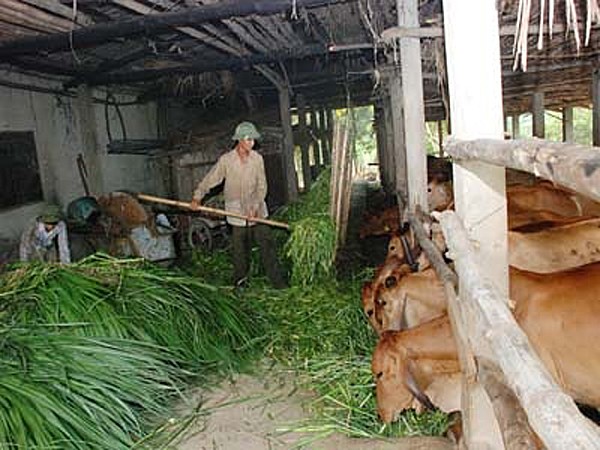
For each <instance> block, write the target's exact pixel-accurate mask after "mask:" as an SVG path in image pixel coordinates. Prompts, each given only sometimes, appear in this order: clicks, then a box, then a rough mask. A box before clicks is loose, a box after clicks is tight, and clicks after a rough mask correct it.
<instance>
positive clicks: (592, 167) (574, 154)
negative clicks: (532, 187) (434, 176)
mask: <svg viewBox="0 0 600 450" xmlns="http://www.w3.org/2000/svg"><path fill="white" fill-rule="evenodd" d="M444 150H445V151H446V152H447V153H449V154H450V155H451V156H452V157H453V158H455V159H456V160H462V161H469V160H471V161H472V160H479V161H482V162H485V163H488V164H494V165H497V166H500V167H501V168H502V170H504V168H505V167H509V168H511V169H517V170H523V171H525V172H529V173H533V174H535V175H537V176H540V177H542V178H545V179H547V180H550V181H552V182H553V183H558V184H560V185H563V186H565V187H568V188H570V189H573V190H575V191H577V192H580V193H581V194H583V195H587V196H588V197H590V198H592V199H594V200H596V201H600V158H599V157H598V149H597V148H594V147H586V146H584V145H578V144H565V143H559V142H550V141H544V140H541V139H526V140H510V141H506V140H503V139H477V140H459V139H456V138H452V137H451V138H449V139H447V140H446V145H445V147H444ZM505 227H506V223H505Z"/></svg>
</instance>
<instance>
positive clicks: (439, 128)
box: [436, 120, 444, 158]
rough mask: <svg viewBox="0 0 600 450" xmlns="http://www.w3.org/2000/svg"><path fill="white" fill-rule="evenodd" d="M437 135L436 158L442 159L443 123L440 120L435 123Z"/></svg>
mask: <svg viewBox="0 0 600 450" xmlns="http://www.w3.org/2000/svg"><path fill="white" fill-rule="evenodd" d="M436 123H437V135H438V156H439V157H440V158H443V157H444V145H443V143H444V122H443V121H442V120H438V121H437V122H436Z"/></svg>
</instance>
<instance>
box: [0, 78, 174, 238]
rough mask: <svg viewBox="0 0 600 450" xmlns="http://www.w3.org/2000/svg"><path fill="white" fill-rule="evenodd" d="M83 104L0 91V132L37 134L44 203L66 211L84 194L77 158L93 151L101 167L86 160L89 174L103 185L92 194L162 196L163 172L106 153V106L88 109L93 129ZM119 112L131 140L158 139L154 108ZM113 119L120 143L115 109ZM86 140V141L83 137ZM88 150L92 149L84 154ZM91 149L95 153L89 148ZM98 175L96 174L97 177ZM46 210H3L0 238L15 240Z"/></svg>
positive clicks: (29, 80)
mask: <svg viewBox="0 0 600 450" xmlns="http://www.w3.org/2000/svg"><path fill="white" fill-rule="evenodd" d="M0 77H1V78H2V79H3V80H10V81H12V82H14V83H24V84H34V85H36V86H41V87H48V88H60V85H58V84H57V83H53V82H49V81H45V80H40V79H38V78H33V77H29V76H25V75H21V74H12V73H8V72H4V73H2V74H1V75H0ZM96 97H98V98H104V96H103V95H101V94H97V95H96ZM117 99H118V100H131V97H129V98H126V97H124V96H121V97H117ZM81 104H82V102H81V101H80V102H79V103H78V100H77V98H71V97H65V96H58V95H55V94H47V93H40V92H31V91H26V90H23V89H17V88H9V87H4V86H0V132H3V131H33V132H34V134H35V142H36V147H37V153H38V162H39V166H40V175H41V179H42V188H43V191H44V198H45V200H46V201H47V202H55V203H58V204H59V205H61V207H63V209H64V208H66V206H67V205H68V203H69V202H70V201H72V200H73V199H75V198H77V197H80V196H83V195H85V193H84V189H83V186H82V184H81V181H80V179H79V173H78V171H77V165H76V158H77V155H78V154H79V153H84V154H86V153H89V152H95V155H96V156H97V161H98V162H99V165H100V167H94V165H93V162H94V161H88V160H87V158H86V163H87V166H88V167H87V168H88V171H90V172H92V171H94V173H97V174H100V178H99V180H98V183H97V184H96V186H99V190H101V191H102V192H94V193H96V194H102V193H107V192H110V191H111V190H115V189H129V190H132V191H145V192H149V193H155V194H163V193H164V188H163V183H162V180H161V178H160V176H159V175H158V173H159V172H158V170H157V169H156V168H155V167H154V164H152V163H150V162H149V159H148V158H147V157H145V156H137V155H136V156H131V155H108V154H107V151H106V144H107V143H108V136H107V134H106V125H105V118H104V106H103V105H101V104H94V105H93V106H91V107H90V111H91V113H90V114H89V117H91V119H90V122H92V126H91V127H87V125H86V124H85V123H86V120H85V119H84V117H82V116H83V115H82V112H81V111H82V110H84V109H85V108H82V106H81ZM121 112H122V114H123V117H124V120H125V125H126V127H127V135H128V137H131V138H144V139H153V138H155V137H156V130H157V126H156V106H155V104H153V103H152V104H146V105H132V106H123V107H121ZM109 117H110V120H111V130H114V131H113V137H114V138H121V134H120V125H119V122H118V119H117V116H116V113H115V110H114V108H110V114H109ZM84 130H85V131H86V132H85V133H84V132H83V131H84ZM84 135H85V136H87V138H84ZM89 136H93V139H92V142H94V143H95V144H89V142H90V139H89ZM84 143H86V144H84ZM84 145H87V146H88V148H85V149H84V148H83V146H84ZM90 145H91V146H96V148H89V146H90ZM84 150H85V151H84ZM92 154H93V153H92ZM1 163H2V161H1V160H0V164H1ZM96 170H98V172H95V171H96ZM43 206H44V204H43V203H33V204H28V205H23V206H19V207H14V208H10V209H5V210H0V238H4V239H17V238H18V237H19V235H20V233H21V230H22V229H23V227H24V226H25V224H26V223H27V222H28V221H29V220H30V219H31V218H32V217H35V216H36V215H38V214H39V213H40V211H41V210H42V209H43Z"/></svg>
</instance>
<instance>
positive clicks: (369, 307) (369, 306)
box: [361, 281, 381, 334]
mask: <svg viewBox="0 0 600 450" xmlns="http://www.w3.org/2000/svg"><path fill="white" fill-rule="evenodd" d="M375 294H376V289H375V287H374V286H373V283H371V282H370V281H367V282H366V283H365V284H363V286H362V289H361V300H362V307H363V311H364V312H365V315H366V316H367V319H368V320H369V323H370V324H371V326H372V327H373V329H374V330H375V332H376V333H377V334H381V325H380V323H379V322H378V320H377V313H376V310H375V309H376V306H377V305H376V303H375Z"/></svg>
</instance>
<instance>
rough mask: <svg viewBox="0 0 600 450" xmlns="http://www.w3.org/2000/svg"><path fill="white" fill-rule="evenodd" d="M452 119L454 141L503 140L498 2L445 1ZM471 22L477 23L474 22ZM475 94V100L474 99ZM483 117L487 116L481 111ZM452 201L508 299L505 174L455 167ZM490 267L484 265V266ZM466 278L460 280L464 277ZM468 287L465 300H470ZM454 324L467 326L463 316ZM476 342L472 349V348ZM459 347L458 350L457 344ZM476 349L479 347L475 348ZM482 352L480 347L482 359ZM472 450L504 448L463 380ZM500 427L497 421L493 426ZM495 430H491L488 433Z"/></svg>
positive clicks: (479, 396) (475, 389)
mask: <svg viewBox="0 0 600 450" xmlns="http://www.w3.org/2000/svg"><path fill="white" fill-rule="evenodd" d="M443 7H444V36H445V43H446V57H447V68H448V87H449V97H450V116H451V117H452V132H453V135H455V136H457V137H458V136H460V137H461V138H463V137H464V138H466V137H467V136H470V137H475V136H481V137H483V136H488V137H494V138H497V139H503V137H504V127H503V109H502V79H501V67H500V41H499V29H498V11H497V10H496V2H495V0H479V1H477V2H455V1H452V0H443ZM471 17H477V18H478V20H477V21H476V22H473V21H472V20H470V18H471ZM473 92H477V95H473ZM482 111H485V112H486V113H485V114H482V113H481V112H482ZM453 167H454V198H455V204H456V211H457V214H458V215H459V216H460V218H461V220H462V221H463V223H464V225H465V227H466V228H467V229H468V230H469V232H470V236H471V237H472V238H473V239H474V240H475V241H476V242H477V243H478V245H479V246H480V248H481V255H482V259H481V261H480V262H481V269H482V275H483V276H484V277H486V279H489V280H492V281H493V283H494V286H496V288H497V289H498V291H499V292H501V293H502V294H503V295H505V296H508V251H507V230H506V224H507V214H506V193H505V175H504V173H505V171H504V168H498V167H493V166H490V165H489V164H484V163H479V162H467V161H455V164H454V166H453ZM483 261H485V264H484V263H483ZM460 275H461V274H459V276H460ZM468 292H469V291H468V290H467V289H466V287H465V285H464V283H463V280H462V279H461V280H460V284H459V294H460V296H461V302H462V301H468V300H471V299H470V298H467V297H465V298H462V297H463V296H467V294H468ZM454 321H456V323H458V324H461V326H464V322H463V320H462V319H461V318H460V317H455V319H454ZM475 344H476V343H473V342H471V345H473V346H474V345H475ZM459 345H460V344H459ZM475 348H476V347H475ZM480 352H481V349H477V348H476V356H478V354H479V353H480ZM462 400H463V401H462V409H463V418H464V421H465V428H464V429H465V439H466V444H467V447H468V448H484V447H483V446H486V445H487V446H488V448H492V449H496V448H498V449H501V448H503V443H502V439H501V436H500V431H499V429H498V424H497V423H491V424H490V423H485V422H484V421H481V423H478V420H481V419H480V418H482V417H490V412H491V411H492V406H491V403H490V400H489V398H488V397H487V394H485V392H484V391H483V389H482V387H481V385H479V384H477V383H475V382H474V380H468V379H467V380H465V383H464V385H463V399H462ZM494 422H495V421H494ZM490 426H493V428H492V430H490Z"/></svg>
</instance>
